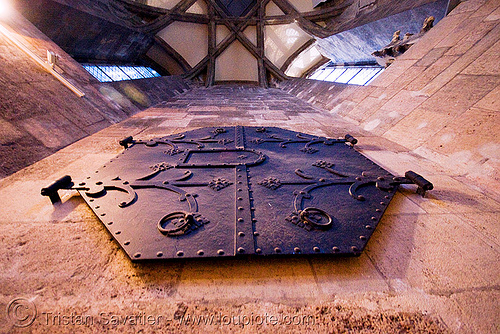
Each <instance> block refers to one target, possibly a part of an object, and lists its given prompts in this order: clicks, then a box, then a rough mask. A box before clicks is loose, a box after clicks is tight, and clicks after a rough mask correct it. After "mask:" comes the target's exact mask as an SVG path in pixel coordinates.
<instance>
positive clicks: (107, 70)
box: [82, 64, 161, 82]
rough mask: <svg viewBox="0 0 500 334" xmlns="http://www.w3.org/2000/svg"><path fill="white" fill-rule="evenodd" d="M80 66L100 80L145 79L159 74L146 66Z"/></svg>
mask: <svg viewBox="0 0 500 334" xmlns="http://www.w3.org/2000/svg"><path fill="white" fill-rule="evenodd" d="M82 66H83V68H84V69H86V70H87V72H89V73H90V74H91V75H92V76H93V77H94V78H96V79H97V80H99V81H100V82H111V81H123V80H135V79H147V78H155V77H160V76H161V75H160V74H159V73H158V72H156V71H155V70H153V69H152V68H151V67H147V66H136V65H126V66H125V65H95V64H82Z"/></svg>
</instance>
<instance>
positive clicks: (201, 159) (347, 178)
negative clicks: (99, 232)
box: [42, 126, 432, 260]
mask: <svg viewBox="0 0 500 334" xmlns="http://www.w3.org/2000/svg"><path fill="white" fill-rule="evenodd" d="M356 142H357V140H356V139H355V138H353V137H352V136H350V135H346V136H345V137H344V138H342V139H331V138H324V137H315V136H311V135H307V134H302V133H297V132H293V131H288V130H283V129H279V128H257V127H241V126H237V127H225V128H202V129H198V130H194V131H189V132H185V133H181V134H176V135H171V136H166V137H163V138H157V139H151V140H147V141H144V140H134V139H133V138H132V137H127V138H125V139H124V140H122V141H121V142H120V144H121V145H122V146H124V148H125V150H124V152H123V153H122V154H120V155H118V156H117V157H116V158H114V159H112V160H110V161H109V162H108V163H107V164H106V165H104V166H103V167H102V168H100V169H99V170H96V171H95V172H94V173H92V175H90V176H88V177H87V179H86V180H84V181H83V182H75V183H73V182H72V181H71V179H70V178H69V179H68V177H65V178H63V179H61V180H58V181H56V182H55V183H54V184H52V185H51V186H49V187H46V188H44V189H43V190H42V194H43V195H46V196H49V197H50V198H51V200H52V201H53V202H57V201H58V199H59V196H58V195H57V190H58V189H76V190H78V191H79V192H80V194H81V195H82V197H83V198H84V199H85V201H86V202H87V204H88V205H89V206H90V207H91V209H92V210H93V211H94V212H95V214H96V215H97V216H98V217H99V219H100V220H101V221H102V223H103V224H104V225H105V226H106V228H107V229H108V230H109V232H110V233H111V234H112V235H113V237H114V238H115V239H116V240H117V241H118V243H119V244H120V245H121V246H122V247H123V249H124V250H125V252H126V253H127V254H128V255H129V256H130V258H131V259H132V260H143V259H158V258H186V257H187V258H193V257H223V256H240V255H246V254H255V255H278V254H280V255H283V254H321V253H327V254H337V255H359V254H360V252H361V251H362V250H363V249H364V247H365V245H366V243H367V241H368V239H369V238H370V236H371V234H372V233H373V230H374V229H375V227H376V226H377V224H378V222H379V220H380V218H381V217H382V215H383V213H384V211H385V209H386V207H387V205H388V204H389V202H390V201H391V199H392V197H393V195H394V191H395V190H396V188H397V186H398V185H399V184H401V183H415V184H417V185H418V186H419V188H418V189H419V193H420V194H422V195H424V194H425V191H426V190H430V189H432V184H431V183H430V182H428V181H427V180H425V179H424V178H422V177H421V176H420V175H418V174H416V173H413V172H411V171H409V172H407V174H406V176H405V177H395V176H393V175H392V174H390V173H388V172H387V171H386V170H384V169H383V168H381V167H380V166H378V165H377V164H375V163H374V162H372V161H371V160H369V159H368V158H366V157H365V156H363V155H361V154H360V153H359V152H357V151H356V149H355V148H354V144H355V143H356ZM54 193H55V194H54Z"/></svg>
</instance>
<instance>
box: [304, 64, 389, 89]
mask: <svg viewBox="0 0 500 334" xmlns="http://www.w3.org/2000/svg"><path fill="white" fill-rule="evenodd" d="M383 70H384V68H383V67H379V66H331V65H330V66H326V67H323V68H320V69H318V70H317V71H316V72H314V73H313V74H312V75H311V76H310V77H309V79H314V80H321V81H330V82H338V83H346V84H349V85H360V86H366V85H368V84H369V83H370V82H372V81H373V79H375V78H376V77H377V76H378V75H380V73H382V72H383Z"/></svg>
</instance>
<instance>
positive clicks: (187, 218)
mask: <svg viewBox="0 0 500 334" xmlns="http://www.w3.org/2000/svg"><path fill="white" fill-rule="evenodd" d="M175 218H178V219H181V218H182V219H183V220H184V221H183V222H182V224H180V225H179V226H176V227H174V228H170V229H167V228H165V227H163V226H166V225H168V224H169V221H171V220H173V219H175ZM192 220H193V215H192V214H190V213H187V212H185V211H176V212H171V213H169V214H168V215H166V216H164V217H163V218H162V219H160V221H159V222H158V226H157V227H158V230H159V231H160V232H161V233H162V234H165V235H180V234H183V233H184V231H186V230H187V229H188V228H189V226H190V225H191V222H192Z"/></svg>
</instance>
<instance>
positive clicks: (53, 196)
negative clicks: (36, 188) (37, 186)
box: [41, 175, 75, 204]
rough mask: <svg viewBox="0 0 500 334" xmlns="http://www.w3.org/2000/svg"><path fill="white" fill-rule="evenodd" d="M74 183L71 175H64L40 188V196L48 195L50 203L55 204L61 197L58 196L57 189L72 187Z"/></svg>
mask: <svg viewBox="0 0 500 334" xmlns="http://www.w3.org/2000/svg"><path fill="white" fill-rule="evenodd" d="M74 185H75V184H74V183H73V181H72V180H71V176H69V175H65V176H63V177H61V178H60V179H59V180H57V181H55V182H53V183H52V184H50V185H48V186H47V187H45V188H42V191H41V194H42V196H48V197H49V198H50V201H51V202H52V204H56V203H59V202H60V201H61V197H59V194H58V193H57V191H58V190H59V189H72V187H73V186H74Z"/></svg>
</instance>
